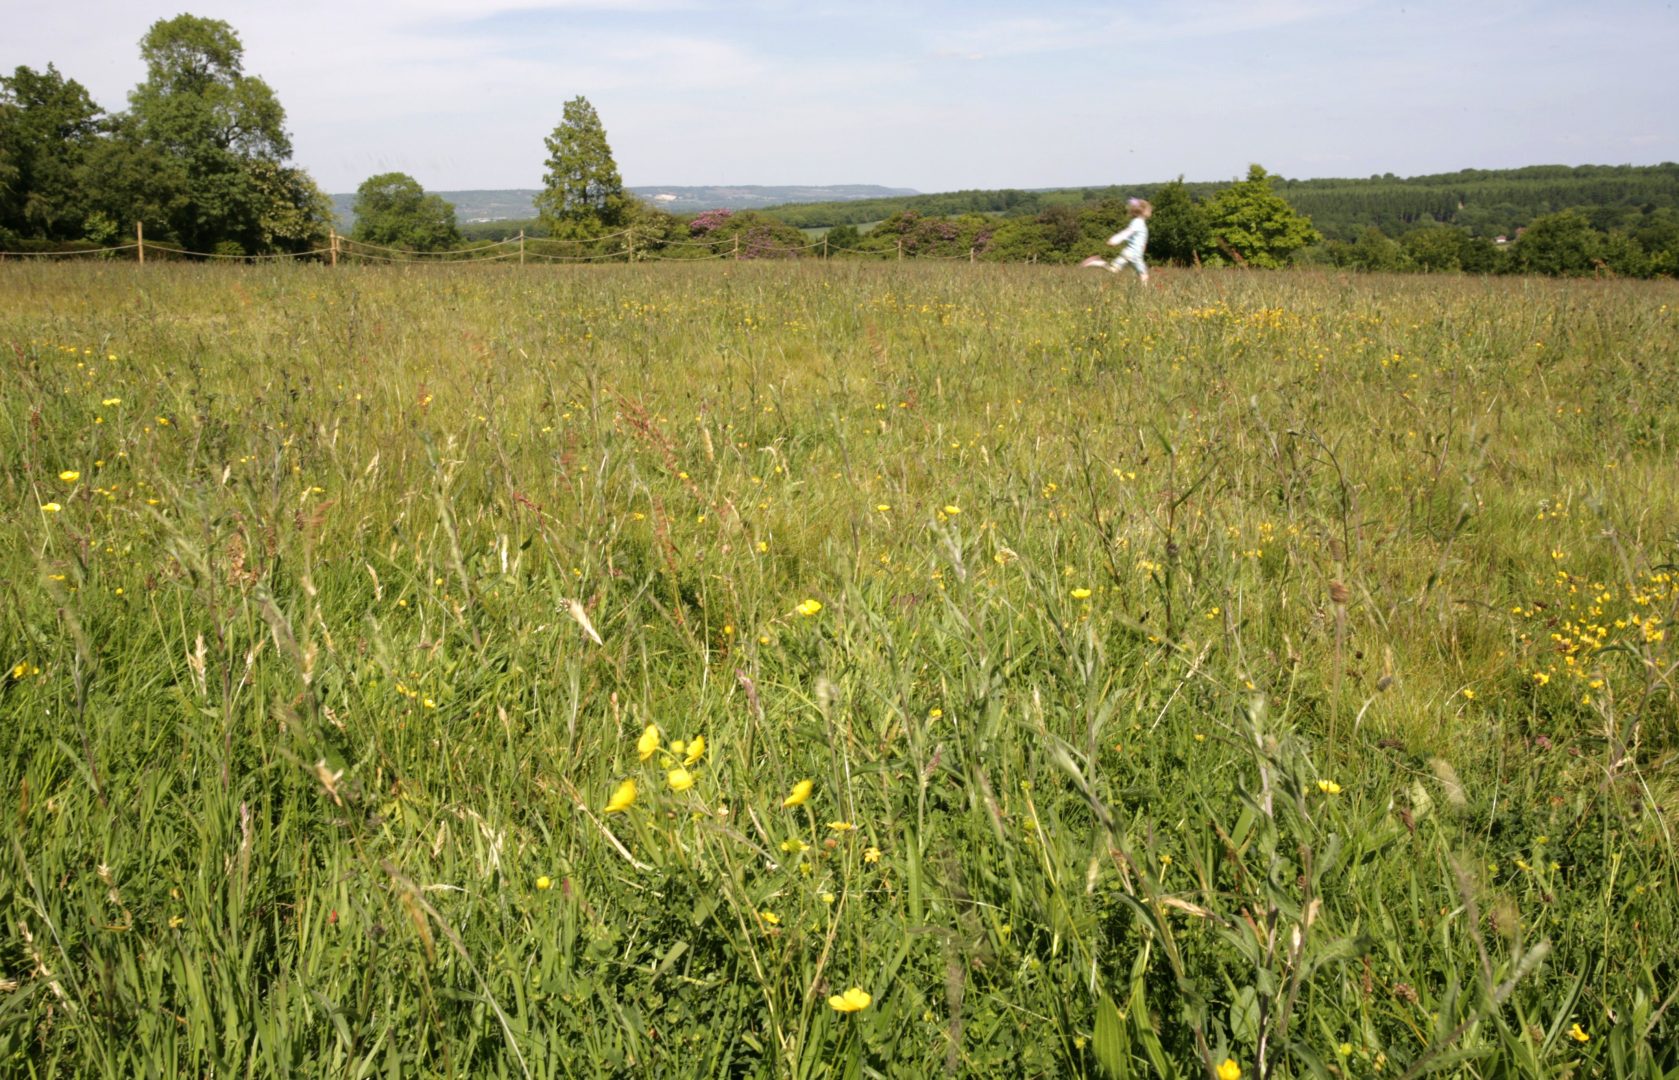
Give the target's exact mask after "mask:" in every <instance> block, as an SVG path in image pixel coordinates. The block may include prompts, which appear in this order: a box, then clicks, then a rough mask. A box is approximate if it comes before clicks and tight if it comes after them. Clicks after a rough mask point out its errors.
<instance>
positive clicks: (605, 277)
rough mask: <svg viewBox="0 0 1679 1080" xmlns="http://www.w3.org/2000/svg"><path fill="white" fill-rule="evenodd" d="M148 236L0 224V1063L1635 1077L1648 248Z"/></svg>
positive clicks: (1665, 553) (1662, 488)
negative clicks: (1249, 252)
mask: <svg viewBox="0 0 1679 1080" xmlns="http://www.w3.org/2000/svg"><path fill="white" fill-rule="evenodd" d="M982 220H988V221H989V220H991V219H982ZM905 224H906V226H907V227H908V228H909V229H910V231H913V230H914V229H915V228H919V227H920V226H919V223H905ZM1019 224H1020V226H1021V227H1022V228H1025V229H1037V228H1040V227H1041V226H1039V225H1038V224H1037V223H1036V222H1034V221H1032V220H1030V219H1028V220H1026V221H1023V222H1020V223H1019ZM672 225H673V223H672V222H671V221H667V220H660V219H657V218H650V219H647V220H646V221H644V222H641V223H639V224H638V225H637V227H638V228H640V227H642V226H645V227H646V228H647V229H648V230H649V232H650V233H651V232H654V231H659V232H661V233H662V235H663V236H664V237H665V239H666V241H667V242H669V243H673V244H674V243H675V242H676V240H677V239H679V238H680V233H671V232H670V231H669V230H670V229H671V228H672ZM681 225H682V228H684V229H689V228H690V226H689V224H688V223H681ZM1003 235H1004V230H1002V229H999V232H998V234H997V236H1003ZM218 269H219V268H216V267H204V266H161V267H159V266H152V265H148V266H147V267H146V268H145V269H144V270H139V269H137V268H131V267H122V266H110V265H100V266H85V265H83V266H18V265H16V264H13V263H8V264H6V265H4V266H0V274H3V276H4V279H5V280H4V285H5V286H6V296H7V301H8V302H7V303H6V304H3V305H0V346H3V347H5V348H6V349H7V350H8V352H9V353H10V354H11V356H12V358H13V363H12V365H11V367H10V368H9V374H10V376H11V377H10V378H8V379H7V380H5V381H4V382H0V425H3V426H4V428H5V430H7V431H9V432H13V433H15V437H13V438H8V439H5V440H0V485H4V486H5V490H6V495H7V498H6V500H5V502H4V504H3V505H4V510H0V580H3V581H4V582H6V586H7V589H8V597H9V602H8V603H6V604H5V605H3V606H0V657H3V660H0V715H3V717H4V719H5V722H6V723H7V724H8V725H9V726H8V729H7V731H8V738H9V740H10V745H11V752H9V753H7V754H5V755H0V790H4V791H6V792H8V793H9V794H8V804H7V810H6V813H5V814H4V815H0V851H3V852H4V858H5V860H6V862H5V872H4V873H0V925H3V926H5V927H6V928H7V929H6V931H5V935H6V936H5V938H4V941H5V945H4V950H5V956H6V965H7V967H6V971H5V973H4V974H5V988H4V989H3V990H0V1069H3V1070H4V1071H5V1072H7V1073H16V1074H20V1075H30V1074H39V1075H49V1074H52V1075H87V1074H92V1075H123V1076H127V1075H147V1076H154V1075H167V1076H179V1075H196V1076H205V1075H213V1076H222V1075H284V1074H310V1075H314V1074H329V1075H345V1076H355V1075H369V1076H371V1075H386V1076H389V1075H436V1074H449V1075H460V1076H468V1075H471V1076H480V1075H482V1076H508V1077H522V1076H525V1075H529V1076H532V1077H541V1078H547V1077H561V1076H565V1077H569V1076H621V1075H634V1076H644V1075H645V1076H673V1077H684V1076H704V1077H715V1076H730V1077H752V1078H757V1077H783V1076H802V1077H805V1078H807V1080H819V1078H821V1080H826V1078H835V1080H838V1078H841V1077H851V1076H864V1075H878V1076H887V1077H909V1076H932V1075H959V1076H1009V1077H1013V1076H1075V1077H1076V1076H1085V1077H1094V1076H1099V1075H1118V1076H1155V1075H1158V1076H1180V1077H1199V1076H1204V1075H1207V1074H1208V1072H1209V1067H1216V1064H1217V1063H1219V1062H1222V1061H1223V1060H1225V1059H1226V1058H1229V1059H1232V1060H1233V1061H1234V1062H1236V1065H1237V1067H1238V1068H1239V1069H1240V1070H1241V1071H1242V1073H1243V1075H1245V1076H1248V1077H1252V1078H1256V1080H1258V1078H1264V1080H1273V1078H1275V1080H1281V1078H1283V1077H1308V1076H1309V1077H1314V1078H1317V1077H1388V1078H1391V1077H1403V1076H1406V1075H1407V1074H1409V1075H1425V1074H1430V1075H1462V1076H1470V1077H1514V1076H1561V1075H1575V1076H1596V1075H1613V1076H1637V1077H1660V1076H1666V1075H1670V1074H1671V1073H1672V1071H1673V1070H1674V1069H1675V1068H1679V1027H1676V1022H1679V1021H1676V1017H1679V1012H1676V1007H1679V991H1676V990H1675V977H1674V975H1675V959H1674V950H1673V948H1672V942H1673V941H1674V940H1675V935H1676V934H1679V895H1676V889H1679V858H1676V857H1675V856H1676V852H1675V850H1674V844H1673V840H1672V837H1671V817H1672V814H1671V809H1672V807H1673V806H1674V805H1675V802H1674V800H1675V798H1679V784H1676V782H1675V779H1674V777H1673V775H1672V771H1671V769H1670V768H1669V766H1670V763H1671V762H1672V760H1673V757H1674V755H1675V753H1679V711H1676V710H1679V705H1676V702H1675V698H1674V695H1673V693H1672V688H1671V686H1670V683H1671V679H1672V672H1673V670H1674V665H1675V663H1676V662H1679V641H1676V640H1675V638H1674V635H1673V633H1672V628H1673V626H1674V625H1675V622H1676V621H1679V583H1676V582H1675V580H1674V571H1673V563H1674V561H1675V560H1674V554H1675V553H1674V537H1676V536H1679V477H1676V475H1675V464H1674V455H1673V453H1672V448H1673V446H1674V445H1675V443H1676V442H1679V377H1676V376H1675V374H1674V372H1673V369H1672V364H1671V362H1670V360H1671V352H1672V349H1671V342H1672V340H1673V338H1674V335H1675V333H1679V286H1676V285H1675V283H1673V282H1671V281H1658V282H1622V281H1602V282H1598V281H1589V282H1581V281H1546V280H1531V279H1530V280H1522V281H1502V280H1496V279H1493V280H1485V281H1481V280H1474V281H1471V280H1466V279H1463V278H1444V277H1436V278H1423V277H1413V278H1400V277H1395V276H1383V277H1380V278H1365V279H1360V278H1354V279H1351V280H1348V279H1347V278H1345V277H1344V276H1341V275H1336V276H1334V277H1328V276H1325V275H1321V274H1314V273H1286V274H1258V273H1253V274H1236V273H1228V274H1223V273H1221V274H1214V273H1207V274H1187V273H1185V274H1175V275H1172V274H1168V275H1164V278H1163V280H1162V282H1161V287H1160V288H1158V289H1153V290H1147V291H1145V290H1138V289H1115V288H1114V287H1113V285H1112V283H1111V281H1110V279H1109V278H1108V277H1107V276H1106V275H1085V276H1081V275H1077V274H1074V273H1072V272H1067V273H1045V272H1042V271H1041V270H1034V269H1029V268H1026V267H1014V266H992V267H985V268H982V269H981V270H980V271H979V272H975V271H974V270H973V269H972V268H970V267H968V266H966V265H956V266H949V267H947V266H941V265H940V264H937V263H921V264H917V263H913V262H910V261H907V260H906V261H905V262H903V263H898V262H896V261H891V262H882V263H880V264H870V263H867V262H845V263H840V262H830V263H818V262H814V261H813V262H807V263H803V264H795V265H789V264H786V263H777V264H773V265H755V264H752V263H744V262H740V263H737V262H733V261H729V262H726V263H725V262H721V261H719V263H718V264H707V263H700V264H693V265H684V266H657V267H649V266H644V265H639V264H632V265H626V264H617V265H600V266H593V267H589V268H586V269H585V268H578V267H544V268H536V267H530V268H528V269H527V270H526V271H525V272H522V273H521V272H505V271H504V270H503V269H499V268H496V267H488V266H481V265H475V266H449V267H442V266H438V267H429V266H414V265H408V266H403V267H400V268H394V269H388V270H387V269H385V268H381V267H376V266H365V267H357V268H355V269H354V270H351V271H347V272H345V271H341V272H339V273H328V272H325V271H324V269H323V268H321V267H318V266H289V265H282V266H259V267H252V268H246V269H243V270H241V271H240V272H238V273H225V272H218ZM508 269H511V268H508ZM142 295H143V297H144V301H145V304H146V308H145V310H144V312H143V313H142V314H143V316H144V317H136V316H135V314H134V312H133V305H134V298H135V297H136V296H142ZM370 313H371V314H370ZM300 342H304V343H306V344H307V348H305V349H300V344H299V343H300ZM1115 418H1117V419H1115ZM806 601H819V602H820V606H819V607H816V606H814V605H812V604H810V603H805V602H806ZM650 724H651V725H653V726H654V727H655V728H656V730H658V731H659V732H660V733H661V739H660V740H659V741H660V745H659V746H657V747H650V748H648V749H647V750H646V751H645V752H643V751H642V750H641V749H640V748H639V747H638V743H639V742H640V736H641V735H642V734H643V732H644V730H645V728H646V727H647V726H648V725H650ZM696 735H703V736H704V737H705V740H706V746H705V748H704V749H703V750H701V751H700V752H698V753H695V752H694V751H693V749H692V740H693V738H694V737H695V736H696ZM678 739H681V740H687V741H688V745H686V746H684V747H682V748H680V749H679V748H678V747H677V746H676V745H675V740H678ZM690 756H691V757H692V759H693V760H692V761H691V762H689V763H688V764H686V765H685V766H684V767H685V768H686V769H687V770H688V772H689V774H690V777H691V779H692V780H693V783H692V785H691V786H688V785H687V783H686V779H684V780H682V785H683V787H684V790H680V791H679V790H675V789H674V788H673V787H672V785H671V779H670V775H669V774H670V771H671V770H672V769H674V768H675V767H676V766H677V764H678V763H679V762H686V761H687V760H688V758H689V757H690ZM625 779H635V780H636V781H637V782H638V784H639V789H638V796H637V798H636V799H635V801H634V802H633V804H631V805H629V806H627V807H624V808H623V809H622V810H621V811H612V812H609V811H608V810H607V809H606V807H607V801H608V799H609V796H610V794H611V793H612V792H613V791H614V790H615V789H616V788H617V787H618V785H619V784H620V783H621V782H622V781H624V780H625ZM800 780H809V781H811V782H812V792H811V794H810V796H809V799H808V801H807V802H805V803H804V804H802V805H796V806H787V805H785V803H786V801H787V798H788V794H789V792H790V791H792V790H793V786H794V784H795V783H796V782H798V781H800ZM848 826H849V827H848ZM853 987H855V988H858V989H859V990H861V991H863V992H865V993H867V994H868V995H870V998H871V1000H870V1004H869V1005H868V1006H867V1007H866V1008H864V1009H862V1010H860V1011H856V1012H853V1013H849V1014H841V1013H839V1012H837V1011H835V1010H834V1009H833V1008H832V1007H831V1006H830V1005H829V998H830V996H833V995H837V994H840V993H842V992H844V991H846V990H848V989H850V988H853Z"/></svg>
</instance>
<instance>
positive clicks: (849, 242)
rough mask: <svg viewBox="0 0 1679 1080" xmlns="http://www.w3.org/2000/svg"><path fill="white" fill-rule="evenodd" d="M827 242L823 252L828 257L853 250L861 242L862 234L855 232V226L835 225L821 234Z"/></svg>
mask: <svg viewBox="0 0 1679 1080" xmlns="http://www.w3.org/2000/svg"><path fill="white" fill-rule="evenodd" d="M823 239H825V240H826V241H827V245H826V248H825V250H826V251H827V252H828V253H829V254H830V255H836V254H839V253H841V252H846V251H852V250H854V249H855V248H856V247H857V245H858V244H859V243H861V242H862V239H863V234H862V233H860V232H858V231H857V226H855V225H835V226H834V227H833V228H831V229H829V230H828V231H827V232H825V233H823Z"/></svg>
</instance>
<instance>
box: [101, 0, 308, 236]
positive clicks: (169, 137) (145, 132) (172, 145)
mask: <svg viewBox="0 0 1679 1080" xmlns="http://www.w3.org/2000/svg"><path fill="white" fill-rule="evenodd" d="M140 54H141V57H142V58H143V59H144V60H145V62H146V79H145V81H144V82H142V83H141V84H140V85H139V86H138V87H136V88H135V90H134V91H133V93H131V94H130V95H129V107H130V111H131V115H132V117H133V120H134V124H133V127H132V129H131V130H132V134H133V136H134V137H135V138H136V139H138V140H139V142H140V143H141V145H142V146H144V147H146V148H147V149H150V150H153V151H156V152H158V153H160V155H161V156H162V157H163V158H165V159H167V160H168V161H170V162H171V163H172V164H173V165H174V166H175V168H174V169H173V170H171V171H172V173H173V176H172V177H171V179H172V180H173V181H174V182H173V183H172V184H171V188H172V189H173V194H174V196H175V197H174V198H172V199H171V200H170V203H169V204H168V206H167V207H166V208H165V210H166V213H167V218H166V220H165V221H164V222H154V223H153V225H154V229H156V231H157V232H158V233H159V234H161V235H162V236H168V237H170V238H173V239H175V240H176V241H178V242H179V243H181V244H182V245H183V246H185V247H187V248H188V249H190V250H195V251H208V250H211V249H213V248H215V247H216V246H217V245H218V244H232V245H237V247H238V248H239V249H240V250H242V251H246V252H257V251H266V250H271V249H273V248H276V247H278V248H281V249H285V248H286V247H287V246H288V244H287V241H288V240H290V241H292V242H293V244H292V245H291V246H296V245H297V243H298V241H299V239H300V238H298V237H296V236H295V235H292V236H286V235H283V234H284V233H291V234H295V233H297V232H299V231H302V232H304V233H305V234H306V235H305V237H304V238H302V239H304V240H306V239H307V234H308V233H309V232H310V230H309V229H307V228H305V229H302V230H299V229H298V228H297V227H296V226H295V225H293V224H291V223H290V222H291V219H292V218H293V217H295V216H296V215H298V214H303V215H305V216H306V215H307V214H308V213H309V211H310V209H311V203H312V202H313V196H314V193H313V190H312V189H313V185H312V184H310V185H308V186H307V188H306V187H305V186H304V184H303V178H302V177H301V174H298V173H296V172H295V171H290V172H283V171H281V170H282V169H283V163H284V161H285V159H286V158H288V157H290V156H291V139H290V137H289V136H288V135H287V133H286V131H285V110H284V109H282V108H281V107H280V103H279V101H278V100H277V99H276V98H275V96H274V93H273V91H272V90H270V89H269V87H268V84H267V83H265V82H263V81H262V80H261V79H259V78H255V77H253V76H248V75H246V74H245V73H244V64H243V57H244V47H243V45H241V44H240V41H239V35H238V34H237V33H236V32H235V31H234V30H233V28H232V27H231V26H229V25H228V24H227V23H225V22H223V21H221V20H219V19H205V18H200V17H198V16H194V15H179V16H176V17H175V18H173V19H164V20H159V21H158V22H156V23H154V24H153V25H152V27H151V29H150V30H148V31H147V33H146V36H145V37H144V38H142V39H141V42H140ZM282 221H283V222H286V224H284V225H283V226H282V227H281V229H280V230H279V233H280V234H277V232H276V229H275V225H276V224H277V223H279V222H282ZM322 224H324V222H323V223H322ZM159 225H162V226H164V228H162V229H157V226H159Z"/></svg>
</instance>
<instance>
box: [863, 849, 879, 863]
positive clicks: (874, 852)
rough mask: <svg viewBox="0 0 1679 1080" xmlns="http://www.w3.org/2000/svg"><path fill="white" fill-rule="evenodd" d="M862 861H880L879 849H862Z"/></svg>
mask: <svg viewBox="0 0 1679 1080" xmlns="http://www.w3.org/2000/svg"><path fill="white" fill-rule="evenodd" d="M863 861H864V862H866V863H877V862H879V861H880V849H879V848H877V847H872V848H866V849H864V851H863Z"/></svg>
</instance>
